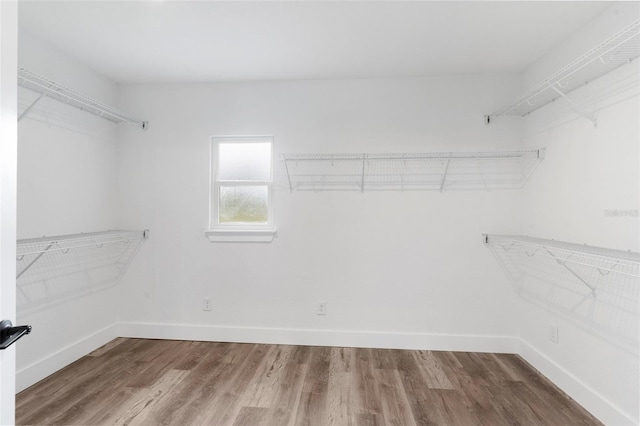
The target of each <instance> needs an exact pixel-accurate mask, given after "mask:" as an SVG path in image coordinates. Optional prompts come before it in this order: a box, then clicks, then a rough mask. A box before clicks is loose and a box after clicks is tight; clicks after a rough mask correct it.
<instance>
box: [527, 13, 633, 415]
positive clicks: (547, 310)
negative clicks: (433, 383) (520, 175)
mask: <svg viewBox="0 0 640 426" xmlns="http://www.w3.org/2000/svg"><path fill="white" fill-rule="evenodd" d="M637 18H638V4H637V3H625V4H616V5H615V6H614V7H612V8H610V9H608V10H607V11H606V13H605V14H603V15H602V16H601V17H600V18H598V19H597V20H596V21H594V22H593V23H591V24H590V25H589V26H588V27H587V28H585V29H584V30H582V31H581V32H579V33H577V34H575V35H574V36H573V37H572V38H571V39H570V40H568V41H567V42H566V43H564V44H563V45H561V46H558V48H556V49H555V50H554V51H552V52H549V54H548V55H547V56H546V57H545V58H542V59H541V60H540V61H539V62H538V63H536V64H535V65H534V66H532V67H531V68H530V69H529V71H528V73H527V75H526V76H525V80H528V81H530V82H532V83H533V82H537V81H539V80H542V78H543V77H545V76H546V75H545V74H544V73H546V74H549V69H548V68H549V64H552V63H554V62H555V63H557V61H558V60H559V59H560V58H562V57H565V58H567V60H565V63H566V62H568V61H569V59H574V58H576V57H577V56H579V55H580V54H582V53H584V52H585V51H586V50H588V49H587V48H588V47H593V46H594V45H595V44H597V43H598V42H600V41H602V40H603V39H604V38H606V37H609V36H611V35H612V34H613V33H615V32H616V31H618V30H619V29H620V28H621V27H622V26H624V25H627V24H628V23H630V22H631V21H633V20H634V19H637ZM589 42H590V43H591V45H590V46H589V45H585V43H589ZM639 76H640V71H639V67H638V61H637V60H636V61H635V63H633V64H631V65H626V66H624V67H622V68H620V69H618V70H616V71H614V72H613V73H611V74H608V75H607V76H605V77H603V78H602V79H600V80H597V81H595V82H593V83H591V84H589V85H588V86H586V87H584V88H582V89H580V90H578V91H576V92H573V93H572V94H571V97H572V98H573V99H574V100H575V101H577V102H578V103H579V104H581V105H585V106H586V109H587V111H588V112H589V113H593V114H595V116H596V117H597V121H598V126H597V128H596V127H594V125H593V124H592V123H591V122H589V121H588V120H585V119H583V118H580V117H579V116H578V115H577V114H575V113H574V112H573V111H572V110H571V108H570V107H569V104H568V103H566V102H564V101H563V100H558V101H557V102H556V103H554V104H552V105H549V106H547V107H545V108H543V109H541V110H538V111H536V112H534V113H533V114H531V115H530V116H529V117H528V118H527V119H526V120H525V122H524V128H523V131H524V143H525V146H540V145H544V146H546V147H547V157H546V159H545V160H544V162H543V163H542V164H541V165H540V167H539V168H538V170H537V172H536V173H535V174H534V176H533V177H532V179H531V182H530V184H529V186H528V187H527V188H526V189H525V191H524V211H523V213H524V216H523V218H524V224H523V225H524V227H523V234H525V235H530V236H536V237H542V238H553V239H556V240H560V241H569V242H575V243H580V244H582V243H586V244H589V245H593V246H600V247H608V248H613V249H618V250H632V251H635V252H638V251H639V248H640V239H639V235H640V218H638V217H637V216H636V217H632V216H626V217H612V216H607V215H606V213H605V211H606V210H616V209H618V210H623V211H627V210H634V209H635V210H636V211H637V209H638V208H639V207H640V199H639V198H640V183H639V180H640V161H639V156H640V150H639V141H640V131H639V124H638V123H639V122H638V117H639V116H640V115H639V113H640V111H639V108H638V106H639V100H638V80H639ZM622 279H624V278H622ZM631 284H633V285H634V286H637V280H636V282H635V284H634V283H633V282H631V280H629V285H631ZM634 291H635V298H636V299H635V303H636V304H637V303H638V301H637V290H633V289H632V288H629V289H628V292H624V293H620V294H619V296H618V297H619V298H623V300H615V301H614V302H615V303H620V304H621V306H622V305H624V304H625V303H633V300H624V298H626V297H631V295H632V294H633V292H634ZM587 303H599V302H597V301H596V300H593V301H592V300H589V301H587ZM561 312H562V311H558V310H556V309H554V307H553V306H552V305H545V304H542V305H541V306H537V305H534V304H532V303H529V302H526V301H521V303H520V304H519V306H518V313H519V314H518V321H519V331H520V337H521V338H522V340H523V342H524V346H523V349H522V353H523V355H524V356H525V358H527V359H528V360H529V361H530V362H532V363H533V364H534V365H536V367H538V368H539V369H540V370H542V371H543V373H545V374H546V375H548V376H549V377H550V378H551V379H552V380H554V381H555V382H556V383H557V384H559V385H560V386H562V387H563V388H564V389H565V390H567V391H568V392H569V393H570V394H571V395H572V396H573V397H574V398H575V399H577V400H578V402H580V403H582V404H583V405H584V406H585V407H587V408H588V409H589V410H590V411H591V412H592V413H594V414H595V415H597V416H598V417H599V418H601V419H602V420H604V421H605V422H606V423H607V424H627V423H629V424H637V423H638V422H639V419H640V416H639V413H638V409H639V408H638V401H639V400H640V394H639V390H638V389H639V385H638V382H639V377H640V372H639V369H638V367H639V359H638V355H637V354H638V340H637V339H638V336H634V337H635V339H633V340H632V343H631V344H629V342H628V341H624V340H623V339H621V338H620V336H622V337H624V336H625V335H627V336H628V334H629V332H631V333H633V330H634V329H633V328H632V329H626V327H625V326H624V322H622V321H620V322H619V323H618V325H617V326H618V329H613V330H611V331H610V332H607V333H602V332H597V329H598V325H599V324H598V319H595V320H589V319H588V318H582V317H580V315H578V314H575V313H573V314H572V313H566V312H565V313H563V314H561ZM612 315H615V313H612ZM621 315H622V314H621ZM635 315H636V316H635V320H636V322H637V320H638V317H637V315H638V308H637V306H636V308H635ZM550 324H556V325H558V326H559V336H560V339H559V343H558V344H554V343H551V342H550V340H549V325H550ZM635 330H637V325H636V328H635ZM618 334H619V335H620V336H618ZM596 396H599V397H600V398H596ZM603 401H608V402H609V404H606V403H604V402H603Z"/></svg>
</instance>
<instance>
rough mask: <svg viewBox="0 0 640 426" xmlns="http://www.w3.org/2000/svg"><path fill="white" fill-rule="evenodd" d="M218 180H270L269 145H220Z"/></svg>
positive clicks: (261, 143)
mask: <svg viewBox="0 0 640 426" xmlns="http://www.w3.org/2000/svg"><path fill="white" fill-rule="evenodd" d="M218 155H219V160H218V179H220V180H227V181H251V180H258V181H268V180H270V179H271V144H270V143H268V142H255V143H254V142H249V143H237V142H236V143H220V144H219V145H218Z"/></svg>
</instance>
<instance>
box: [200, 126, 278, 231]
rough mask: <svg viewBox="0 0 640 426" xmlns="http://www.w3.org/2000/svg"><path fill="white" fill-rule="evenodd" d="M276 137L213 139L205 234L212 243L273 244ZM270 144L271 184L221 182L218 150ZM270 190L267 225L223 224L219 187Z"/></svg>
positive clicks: (220, 137) (213, 137) (269, 182)
mask: <svg viewBox="0 0 640 426" xmlns="http://www.w3.org/2000/svg"><path fill="white" fill-rule="evenodd" d="M273 139H274V138H273V136H262V135H261V136H212V137H211V141H210V143H211V145H210V155H209V157H210V169H209V170H210V172H209V229H208V230H207V231H206V232H205V234H206V235H207V237H209V240H210V241H211V242H271V241H273V238H274V236H275V234H276V229H275V225H274V220H273V192H274V191H273V175H274V168H275V167H274V144H273ZM265 142H267V143H269V144H271V158H270V161H271V164H270V166H271V167H270V176H269V180H268V181H224V180H220V179H218V170H219V169H220V166H219V161H220V155H219V146H220V144H221V143H265ZM256 185H257V186H263V185H264V186H266V187H267V215H268V222H267V223H259V224H256V223H250V222H247V223H241V222H238V223H232V224H228V223H220V220H219V199H220V196H219V194H220V187H221V186H223V187H233V186H236V187H242V186H256Z"/></svg>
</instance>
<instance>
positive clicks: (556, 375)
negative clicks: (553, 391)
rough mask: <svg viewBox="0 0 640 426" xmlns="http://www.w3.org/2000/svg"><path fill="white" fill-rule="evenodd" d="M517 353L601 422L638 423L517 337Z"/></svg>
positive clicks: (620, 425) (617, 425) (608, 423)
mask: <svg viewBox="0 0 640 426" xmlns="http://www.w3.org/2000/svg"><path fill="white" fill-rule="evenodd" d="M518 354H519V355H520V356H521V357H522V358H524V360H525V361H527V362H528V363H529V364H531V365H532V366H533V367H534V368H535V369H536V370H538V371H539V372H540V373H542V374H543V375H545V376H546V377H547V378H548V379H549V380H551V381H552V382H553V383H554V384H555V385H556V386H558V387H559V388H560V389H562V390H563V391H564V392H566V393H567V395H569V396H570V397H571V398H573V399H574V400H576V401H577V402H578V404H580V405H582V406H583V407H584V408H585V409H586V410H587V411H589V412H590V413H591V414H593V415H594V416H596V417H597V418H598V419H599V420H600V421H601V422H602V423H604V424H606V425H616V426H622V425H637V424H638V419H637V418H636V419H634V418H633V417H634V416H633V415H630V414H628V413H625V412H624V411H623V410H621V409H620V408H618V407H616V406H615V405H614V404H613V403H611V402H610V401H608V400H607V399H606V398H604V397H603V396H602V395H600V394H599V393H598V392H597V391H596V390H594V389H592V388H591V387H589V386H587V385H586V384H585V383H583V382H582V381H581V380H580V379H578V378H577V377H576V376H574V375H573V374H571V373H570V372H568V371H567V370H565V369H564V368H563V367H562V366H560V365H558V364H557V363H556V362H554V361H553V360H552V359H550V358H549V357H547V356H546V355H545V354H544V353H542V352H541V351H540V350H538V349H536V348H535V347H533V346H532V345H530V344H529V343H527V342H525V341H524V340H521V339H519V345H518ZM636 415H637V414H636Z"/></svg>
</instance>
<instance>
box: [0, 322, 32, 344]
mask: <svg viewBox="0 0 640 426" xmlns="http://www.w3.org/2000/svg"><path fill="white" fill-rule="evenodd" d="M29 333H31V326H30V325H18V326H16V327H14V326H13V324H11V321H9V320H3V321H2V322H0V350H2V349H7V348H8V347H9V346H11V345H13V344H14V343H15V342H16V340H18V339H19V338H21V337H22V336H24V335H25V334H29Z"/></svg>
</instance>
